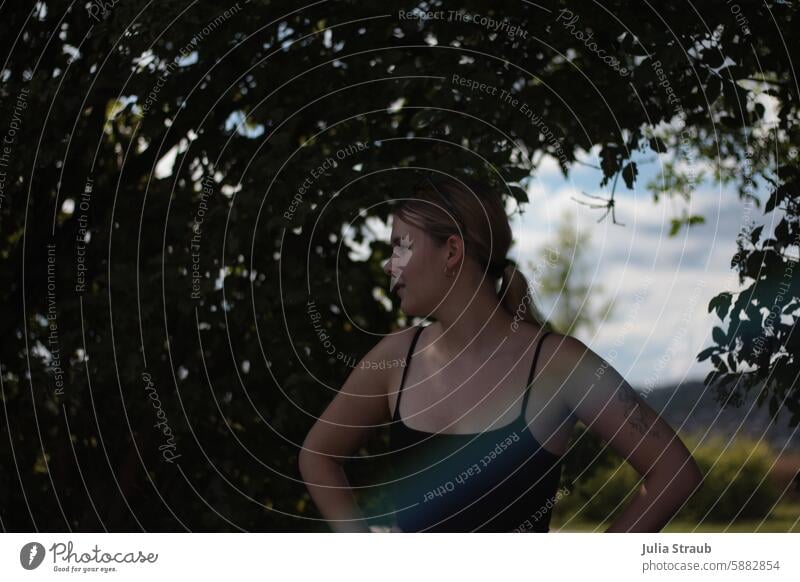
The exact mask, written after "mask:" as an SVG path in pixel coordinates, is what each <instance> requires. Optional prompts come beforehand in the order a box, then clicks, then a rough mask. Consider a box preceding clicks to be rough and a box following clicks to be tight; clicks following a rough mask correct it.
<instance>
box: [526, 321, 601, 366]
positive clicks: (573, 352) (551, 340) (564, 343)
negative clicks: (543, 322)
mask: <svg viewBox="0 0 800 582" xmlns="http://www.w3.org/2000/svg"><path fill="white" fill-rule="evenodd" d="M520 329H524V330H525V333H526V334H527V337H526V340H525V341H527V342H528V343H529V344H535V343H536V342H539V341H540V338H541V347H540V348H539V349H540V354H539V359H540V361H542V362H544V361H549V362H551V364H549V365H550V366H551V367H552V368H555V367H559V368H560V367H564V366H567V367H571V366H572V365H574V364H576V363H577V362H579V361H580V360H581V358H583V357H585V356H586V355H587V351H589V352H591V350H589V348H588V347H587V346H586V344H584V343H583V342H582V341H581V340H579V339H578V338H576V337H573V336H571V335H566V334H563V333H558V332H556V331H552V330H545V329H543V328H541V327H538V326H534V325H531V324H529V323H527V322H524V323H522V324H520ZM545 333H546V334H547V335H546V337H542V336H543V334H545Z"/></svg>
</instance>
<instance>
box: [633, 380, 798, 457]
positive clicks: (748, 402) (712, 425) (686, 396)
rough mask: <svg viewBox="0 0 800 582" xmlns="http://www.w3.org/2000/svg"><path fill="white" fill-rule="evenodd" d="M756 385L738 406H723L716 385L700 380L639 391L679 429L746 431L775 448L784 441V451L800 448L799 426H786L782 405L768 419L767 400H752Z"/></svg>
mask: <svg viewBox="0 0 800 582" xmlns="http://www.w3.org/2000/svg"><path fill="white" fill-rule="evenodd" d="M759 389H760V388H759V387H758V386H755V387H753V388H752V389H751V390H750V392H749V394H747V396H746V397H744V398H743V399H742V403H741V405H739V406H738V407H736V408H734V407H733V406H732V405H728V406H726V407H725V409H722V408H721V407H720V403H719V402H717V401H716V400H715V389H714V388H713V387H706V386H704V385H703V382H702V381H701V380H694V381H687V382H684V383H683V384H679V385H677V386H663V387H659V388H655V389H653V390H652V391H651V392H650V393H649V394H645V393H644V392H642V391H640V392H639V393H640V395H642V396H643V397H644V399H645V401H646V402H647V403H648V404H649V405H650V406H651V407H652V408H653V409H654V410H656V411H658V412H659V413H660V414H661V415H662V416H663V418H664V419H665V420H666V421H667V422H668V423H669V424H670V426H672V428H673V429H674V430H676V431H678V432H681V433H693V434H697V435H698V436H700V435H702V434H704V433H705V431H706V430H709V433H708V437H713V436H720V437H722V438H724V439H726V440H727V439H733V438H736V437H737V436H743V435H746V436H748V437H750V438H753V439H755V440H759V439H763V441H764V442H766V443H768V444H769V445H770V446H771V447H772V448H773V449H775V451H776V452H777V451H780V450H781V449H782V448H783V447H784V445H785V446H786V449H785V450H786V451H787V452H788V451H793V452H800V427H794V428H790V427H789V417H790V414H789V412H788V411H787V410H785V409H782V410H781V411H780V412H779V413H778V416H777V417H776V420H775V422H774V423H770V418H769V407H768V406H767V401H766V400H765V401H764V404H763V406H761V407H759V406H758V405H757V404H756V403H755V401H756V396H757V394H758V391H759Z"/></svg>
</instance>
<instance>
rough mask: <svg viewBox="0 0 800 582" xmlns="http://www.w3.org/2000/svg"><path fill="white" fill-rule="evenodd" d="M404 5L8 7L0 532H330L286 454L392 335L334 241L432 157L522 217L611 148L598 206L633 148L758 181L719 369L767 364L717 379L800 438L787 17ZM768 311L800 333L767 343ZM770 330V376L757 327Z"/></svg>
mask: <svg viewBox="0 0 800 582" xmlns="http://www.w3.org/2000/svg"><path fill="white" fill-rule="evenodd" d="M420 6H421V7H424V8H430V9H431V10H440V11H442V12H443V13H444V14H445V15H450V14H452V13H450V12H449V8H448V7H447V6H446V5H445V4H444V3H442V2H427V3H424V4H423V3H421V4H420ZM409 10H410V9H409V5H408V3H406V2H388V3H386V2H384V3H382V4H381V6H380V9H379V10H376V8H375V6H374V5H372V4H371V3H367V2H355V1H353V0H343V1H340V2H337V3H336V4H335V6H334V5H332V4H325V3H323V4H315V5H313V6H311V7H310V8H306V9H298V8H297V6H296V5H295V4H293V3H290V2H272V1H265V0H252V1H250V2H245V1H242V2H238V3H232V4H231V5H228V6H224V7H223V6H220V5H219V3H216V2H210V1H208V0H201V1H199V2H195V3H191V4H182V3H171V2H170V3H166V2H161V3H152V4H147V3H144V2H138V1H129V2H119V3H108V2H105V3H101V2H93V3H91V4H88V5H86V6H83V7H81V6H76V5H74V4H72V3H69V2H64V1H58V0H53V1H48V0H44V1H42V2H37V3H36V4H35V6H34V7H33V8H32V9H31V10H27V9H26V10H22V9H20V8H19V5H16V4H14V5H11V4H8V5H6V6H5V12H4V26H5V27H6V30H8V31H12V33H10V34H4V35H3V36H2V40H0V42H2V47H3V49H4V50H3V54H4V55H5V56H6V59H5V60H4V65H3V68H2V70H1V71H0V74H2V79H3V83H2V85H1V86H0V96H1V99H2V100H1V102H0V122H2V127H1V129H2V131H3V132H4V136H3V139H4V141H3V149H2V150H0V164H1V165H0V171H2V172H3V173H2V175H0V232H1V233H2V238H1V240H0V257H2V261H3V269H2V271H0V272H1V273H2V275H0V276H2V280H0V289H2V291H0V292H1V293H2V301H3V313H4V316H3V319H2V320H1V321H0V332H1V333H2V336H0V337H2V338H3V340H4V341H3V342H2V343H0V379H1V380H2V384H1V385H0V388H1V389H2V391H1V393H0V396H2V400H3V407H4V410H3V414H2V415H0V423H2V427H3V432H5V433H6V435H5V436H3V437H2V440H3V442H7V443H8V446H7V447H6V446H4V448H3V449H2V452H0V455H1V456H0V462H1V463H2V464H3V466H4V467H15V468H16V470H7V471H4V472H2V477H0V517H2V523H3V525H4V527H5V528H7V529H11V530H31V529H45V530H49V531H60V530H67V531H68V530H98V529H101V528H108V529H109V530H117V531H119V530H123V531H124V530H140V529H146V530H150V531H152V530H176V529H192V530H220V529H224V530H238V529H247V530H281V529H324V528H325V526H324V524H323V523H321V522H320V521H319V516H318V515H316V514H314V513H313V511H312V510H311V509H309V505H308V504H307V497H305V488H304V486H303V484H302V483H301V481H300V478H299V474H298V472H297V468H296V456H297V450H298V447H299V445H300V443H301V442H302V438H303V436H304V435H305V433H306V431H307V430H308V428H309V427H310V425H311V423H312V422H313V420H314V416H315V415H316V414H318V413H319V412H320V411H321V410H322V408H323V407H324V406H325V405H326V404H327V402H328V401H329V400H330V399H331V397H332V394H333V392H334V391H335V390H336V389H337V388H338V386H340V385H341V382H342V381H343V379H344V378H345V376H346V374H347V373H348V371H349V369H350V368H349V365H350V364H349V362H351V361H352V360H353V359H356V360H357V359H358V358H359V357H360V356H361V355H363V354H364V353H366V351H367V350H368V349H369V348H370V347H371V346H372V345H373V344H374V342H375V337H376V336H375V335H374V334H380V333H382V332H386V331H389V330H391V329H392V327H393V325H395V322H396V321H397V316H398V314H397V312H396V309H394V308H393V309H389V310H387V309H386V308H385V307H384V306H383V304H382V303H381V302H380V301H377V300H375V298H374V291H375V288H376V287H381V286H383V285H384V284H385V280H384V275H383V273H382V272H381V269H380V266H381V264H382V263H383V261H385V260H386V259H387V258H388V255H389V253H390V252H391V248H390V247H389V245H388V243H374V244H372V245H371V252H372V254H371V256H370V257H369V259H368V260H366V261H362V260H357V259H355V258H353V257H351V256H350V254H349V253H348V252H342V251H343V249H342V248H341V244H342V242H343V238H342V232H343V229H345V228H349V230H350V232H352V233H353V239H354V241H355V242H356V243H361V242H363V241H364V232H365V230H366V228H367V227H366V221H367V220H368V219H370V218H379V219H382V220H385V219H386V218H387V215H388V213H389V206H388V204H386V202H387V201H388V200H389V199H391V198H395V197H398V196H402V195H404V193H405V192H408V188H407V187H408V186H410V184H411V183H413V182H414V181H416V179H417V178H418V174H417V170H416V169H415V168H420V167H432V168H435V169H437V170H439V171H448V172H452V173H455V174H459V173H461V174H465V175H472V174H478V175H481V176H483V177H485V178H486V179H493V181H494V183H495V184H496V185H497V186H498V187H502V188H503V190H504V195H505V196H506V197H512V198H514V199H516V200H517V201H518V202H520V203H522V204H524V203H525V202H526V201H527V197H526V194H525V180H526V179H528V177H529V176H531V175H532V174H535V172H536V170H537V168H538V167H539V164H540V163H541V160H542V159H543V156H544V155H545V154H548V155H550V156H552V157H554V158H555V159H557V160H558V162H559V165H560V167H561V169H562V171H563V172H564V173H565V174H567V173H568V172H569V171H570V169H571V168H572V167H574V165H575V164H578V163H592V160H587V159H586V158H587V154H586V152H588V151H591V150H592V148H593V147H598V148H599V152H600V153H599V156H598V160H599V161H598V163H597V164H596V165H597V171H598V181H599V182H600V183H601V184H602V185H603V186H605V185H608V184H611V185H612V191H611V193H610V196H609V199H608V202H607V210H611V209H613V204H614V194H615V191H616V187H617V185H618V184H619V186H620V187H621V186H622V185H623V184H624V186H625V187H627V188H632V187H634V185H635V182H636V177H637V164H638V163H640V162H641V159H640V158H639V157H638V156H644V155H645V153H646V154H647V155H648V156H651V155H658V156H665V157H666V158H669V157H670V156H672V157H674V158H675V160H676V162H675V163H674V164H673V165H674V167H675V168H676V172H679V171H681V170H682V169H683V170H686V166H687V165H688V166H689V170H691V169H692V168H693V166H694V165H696V164H693V163H689V161H690V160H695V161H697V162H699V161H702V160H705V161H714V162H715V171H716V172H717V173H718V177H719V179H720V180H732V181H733V182H735V183H737V184H741V186H742V188H743V189H747V188H750V189H751V190H752V189H753V184H760V183H761V182H763V183H769V184H771V187H772V190H771V195H770V199H769V202H768V203H767V205H766V207H765V210H767V211H769V212H773V213H774V212H775V211H776V210H777V209H779V208H780V209H782V212H783V218H782V219H781V221H780V222H779V223H778V226H777V227H776V229H775V232H774V233H770V232H765V233H764V236H765V238H764V240H761V239H760V238H759V237H757V236H755V234H756V233H758V234H759V235H760V234H761V230H759V229H758V228H755V229H754V230H753V231H752V233H751V235H750V236H749V237H745V239H743V241H742V244H743V246H742V251H741V252H740V253H739V255H737V257H735V260H734V264H733V266H734V267H735V268H737V269H740V272H741V273H742V274H743V276H747V277H753V278H754V281H755V282H754V283H753V285H751V286H750V287H748V288H746V289H745V290H744V292H742V293H741V294H739V295H737V298H736V300H735V301H734V295H735V294H737V292H731V291H728V293H729V295H730V300H731V302H730V306H731V309H730V315H729V316H730V317H731V321H730V324H729V327H728V330H727V331H725V330H723V329H721V328H720V330H719V331H718V332H715V339H716V340H717V342H718V347H717V349H716V351H715V352H714V353H713V354H712V355H711V356H709V357H712V360H713V361H714V362H715V364H716V365H718V366H720V367H722V366H724V367H725V370H727V371H726V372H725V373H726V374H728V373H729V372H730V371H732V370H734V369H739V368H740V367H741V364H746V363H748V362H749V363H753V364H754V365H755V366H757V369H756V370H755V371H754V372H748V374H750V376H747V375H743V378H744V379H743V380H738V381H734V382H730V381H728V376H727V375H726V376H723V377H722V380H723V383H724V384H725V385H726V386H731V384H733V385H734V386H736V385H737V382H738V385H739V386H741V385H742V384H747V383H748V382H749V380H747V378H749V377H765V378H769V379H770V380H771V382H770V384H769V386H768V388H767V389H765V397H767V395H768V396H769V397H770V401H771V402H773V401H774V399H777V400H778V404H779V405H783V406H786V407H788V408H789V409H790V410H794V411H795V416H794V421H795V423H796V422H797V421H798V415H797V414H796V413H797V409H798V400H799V398H798V393H797V386H796V378H797V366H798V363H797V360H796V357H795V356H794V354H797V353H798V350H797V339H796V334H793V333H792V332H793V330H794V324H795V323H796V320H797V312H796V307H797V304H798V300H797V298H798V292H797V291H798V289H797V286H798V282H797V281H798V278H797V272H798V271H797V269H794V268H793V265H794V263H793V262H792V258H791V257H792V253H793V252H794V249H796V248H797V240H798V239H797V236H798V224H797V223H798V213H797V183H798V177H797V159H796V152H795V154H794V156H793V155H792V151H793V149H792V148H793V145H792V144H797V143H798V137H799V136H798V128H797V123H796V121H797V107H798V99H797V97H798V91H797V85H796V83H795V77H794V72H793V70H792V68H791V63H792V62H797V60H798V51H797V44H796V41H795V40H794V38H793V37H786V36H784V35H783V34H782V31H784V30H785V31H789V30H792V26H793V25H794V24H796V22H797V14H798V13H797V7H796V5H794V4H790V3H785V2H766V3H763V4H760V5H758V6H751V5H749V4H748V5H747V6H746V7H743V8H741V12H740V13H737V14H734V13H733V12H732V11H731V8H730V5H729V4H728V3H727V2H724V1H722V0H710V1H708V2H704V3H702V5H699V6H693V7H692V9H691V10H687V8H686V7H685V6H683V5H680V4H675V5H669V4H667V5H659V6H658V8H657V12H652V8H651V7H649V5H640V4H638V3H628V2H621V1H614V2H611V3H608V4H606V5H599V4H592V5H586V6H582V7H581V8H580V12H579V13H578V11H577V10H576V9H575V8H574V7H572V8H570V6H568V5H567V4H565V3H563V2H557V1H544V2H537V3H520V2H491V3H489V2H466V3H464V4H463V5H462V6H461V7H460V8H459V12H458V14H459V15H463V14H469V15H478V16H479V18H476V19H474V20H473V19H472V18H469V19H467V18H463V17H455V18H453V17H450V18H447V16H446V17H445V18H438V19H437V18H434V17H431V18H415V17H407V16H406V15H405V13H406V12H408V11H409ZM400 11H403V13H402V14H401V12H400ZM576 16H577V17H578V19H577V20H576V19H575V17H576ZM740 17H746V22H743V21H742V20H741V18H740ZM627 23H636V28H635V30H632V29H631V28H629V26H628V24H627ZM778 23H780V24H778ZM745 24H746V26H745ZM511 25H516V26H517V28H516V29H513V30H512V28H511ZM778 26H780V28H778ZM600 50H602V51H604V52H603V53H602V55H601V53H600V52H599V51H600ZM623 70H624V72H625V74H623ZM759 93H760V94H761V95H766V96H767V97H769V98H771V99H774V101H775V103H777V106H776V107H775V115H776V120H775V122H774V124H771V123H772V122H771V121H770V120H768V119H766V118H765V108H764V106H763V104H761V103H760V102H759V101H758V100H757V99H756V95H757V94H759ZM759 98H760V97H759ZM678 105H679V106H680V108H678ZM745 160H747V162H748V165H747V167H748V170H749V171H746V172H742V171H741V169H740V168H742V167H743V165H744V161H745ZM679 162H680V163H679ZM457 168H463V170H453V169H457ZM776 168H777V170H776ZM620 176H621V177H622V180H621V181H618V178H619V177H620ZM748 181H749V182H748ZM743 182H748V183H747V184H744V183H743ZM692 184H693V182H692ZM748 184H749V186H748ZM688 190H689V191H691V187H689V188H688ZM675 194H676V193H675V192H673V191H671V190H670V191H667V192H662V193H661V195H675ZM679 218H680V217H679ZM789 266H792V271H791V276H789V277H786V276H785V275H786V273H787V272H789V270H788V269H789ZM784 281H786V282H788V283H789V284H788V286H787V287H785V289H784V288H783V287H780V286H779V284H780V283H783V282H784ZM778 291H784V292H783V294H782V297H783V300H782V301H781V302H780V303H781V305H782V306H783V318H785V319H786V320H784V319H783V318H782V317H777V316H776V317H774V318H773V319H772V320H771V323H769V324H768V323H767V322H766V315H765V314H764V312H763V309H762V311H761V312H759V309H760V308H763V307H767V306H769V305H772V302H773V301H775V300H776V299H777V294H778ZM727 297H728V296H727V295H723V296H721V298H718V299H717V301H716V302H715V303H714V307H716V308H717V309H718V313H719V314H720V315H721V316H726V315H728V311H729V309H727V308H726V306H727V305H728V301H727ZM753 300H755V301H756V303H753ZM744 313H746V314H747V318H748V319H745V317H744ZM745 322H746V323H745ZM359 328H360V329H359ZM365 329H366V332H365V331H364V330H365ZM762 329H766V330H768V333H766V334H764V335H763V338H762V339H763V347H762V349H761V351H760V352H759V355H758V356H756V355H755V354H754V352H753V350H752V347H753V346H754V345H755V344H756V341H755V340H752V341H750V340H747V339H746V338H750V337H761V335H760V334H759V333H758V331H759V330H762ZM769 330H771V331H769ZM748 342H749V343H748ZM384 438H385V433H381V434H379V436H378V437H376V442H375V443H373V444H372V446H373V447H374V449H373V450H375V451H376V452H379V451H380V448H381V445H382V443H383V442H384V441H383V439H384ZM165 451H169V452H168V453H167V452H165ZM169 459H171V460H169Z"/></svg>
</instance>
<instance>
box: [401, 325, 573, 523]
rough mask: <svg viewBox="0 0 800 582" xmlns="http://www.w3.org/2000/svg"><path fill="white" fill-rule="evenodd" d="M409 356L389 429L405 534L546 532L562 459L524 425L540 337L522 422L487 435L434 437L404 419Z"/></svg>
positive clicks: (472, 434) (512, 423)
mask: <svg viewBox="0 0 800 582" xmlns="http://www.w3.org/2000/svg"><path fill="white" fill-rule="evenodd" d="M422 329H423V327H418V329H417V331H416V333H415V335H414V338H413V340H412V342H411V346H410V347H409V349H408V355H407V356H406V366H405V368H404V369H403V376H402V380H401V382H400V390H399V393H398V395H397V404H396V405H395V409H394V418H393V422H392V425H391V430H390V445H389V446H390V450H391V451H392V456H391V460H392V472H393V475H392V479H393V481H392V484H391V495H392V500H393V502H394V506H395V516H396V518H397V525H398V527H399V528H400V529H401V530H402V531H404V532H423V531H424V532H472V531H476V532H512V531H533V532H547V531H549V529H550V510H551V508H552V506H553V504H554V503H555V495H556V489H557V488H558V484H559V480H560V477H561V465H562V463H561V461H562V457H561V456H560V455H556V454H555V453H552V452H550V451H548V450H547V449H545V448H543V447H542V446H541V445H540V444H539V443H538V442H537V441H536V439H535V438H534V437H533V435H532V434H531V431H530V429H529V428H528V424H527V422H526V421H525V408H526V405H527V403H528V395H529V393H530V386H531V383H532V381H533V375H534V371H535V369H536V360H537V359H538V358H539V350H540V348H541V347H542V340H544V338H545V337H546V336H547V333H549V332H546V333H544V334H542V337H541V338H540V340H539V343H538V344H537V346H536V352H535V354H534V356H533V363H532V365H531V371H530V374H529V376H528V384H527V387H526V390H525V395H524V397H523V401H522V410H521V411H520V414H519V416H518V417H517V418H516V419H515V420H514V421H513V422H511V423H510V424H507V425H505V426H501V427H500V428H496V429H492V430H488V431H484V432H482V433H463V434H453V433H449V434H448V433H430V432H425V431H419V430H416V429H412V428H411V427H409V426H408V425H406V424H405V422H404V421H403V420H402V419H401V418H400V398H401V396H402V395H403V386H404V385H405V379H406V374H407V373H408V368H409V366H410V364H411V355H412V352H413V350H414V346H415V345H416V343H417V339H418V338H419V335H420V332H421V331H422Z"/></svg>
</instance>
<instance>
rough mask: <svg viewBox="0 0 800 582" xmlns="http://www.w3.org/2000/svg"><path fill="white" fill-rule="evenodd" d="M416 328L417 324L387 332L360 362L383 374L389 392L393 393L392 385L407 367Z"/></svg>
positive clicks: (383, 381) (364, 367) (363, 366)
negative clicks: (407, 358)
mask: <svg viewBox="0 0 800 582" xmlns="http://www.w3.org/2000/svg"><path fill="white" fill-rule="evenodd" d="M416 329H417V327H416V326H410V327H404V328H400V329H397V330H394V331H392V332H390V333H388V334H386V335H385V336H383V337H382V338H381V339H380V341H378V342H377V343H376V344H375V345H374V346H373V347H372V349H371V350H370V351H369V352H367V354H366V355H365V356H364V357H363V358H362V359H361V361H360V362H359V363H358V366H359V367H360V368H362V369H365V370H370V371H372V372H373V373H375V374H379V375H380V376H381V379H382V382H381V384H382V386H383V387H384V392H385V393H387V394H391V393H392V390H391V387H392V386H394V385H395V384H396V383H397V382H396V381H397V380H399V377H400V376H399V374H401V373H402V371H403V368H404V367H405V364H406V362H405V359H406V356H407V355H408V350H409V347H410V346H411V342H412V340H413V338H414V334H415V333H416Z"/></svg>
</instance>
